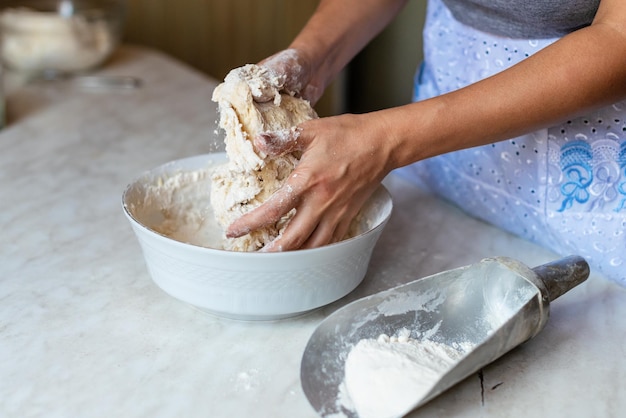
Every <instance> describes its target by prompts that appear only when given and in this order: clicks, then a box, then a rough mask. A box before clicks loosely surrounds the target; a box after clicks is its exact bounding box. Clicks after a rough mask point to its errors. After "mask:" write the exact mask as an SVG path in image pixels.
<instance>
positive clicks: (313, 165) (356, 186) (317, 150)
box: [227, 113, 390, 251]
mask: <svg viewBox="0 0 626 418" xmlns="http://www.w3.org/2000/svg"><path fill="white" fill-rule="evenodd" d="M385 132H387V130H386V129H385V126H384V123H383V122H382V119H381V118H379V117H377V116H376V113H370V114H368V115H342V116H336V117H330V118H322V119H315V120H311V121H307V122H304V123H302V124H301V125H300V126H299V127H298V128H297V129H291V130H287V131H283V132H267V133H264V134H262V135H260V136H258V137H257V138H255V140H254V142H255V146H256V147H257V148H258V149H260V150H262V151H263V152H266V153H267V154H269V155H274V156H275V155H280V154H283V153H286V152H292V151H295V150H300V151H303V154H302V158H301V160H300V162H299V164H298V166H297V167H296V168H295V170H294V171H293V172H292V174H291V176H290V177H289V179H288V180H287V182H286V183H285V185H284V186H283V187H282V188H281V189H279V190H278V191H277V192H276V193H275V194H274V195H273V196H272V197H271V198H270V199H269V200H268V201H267V202H265V203H264V204H263V205H262V206H260V207H258V208H257V209H255V210H253V211H251V212H249V213H248V214H246V215H244V216H242V217H241V218H239V219H238V220H237V221H235V222H234V223H233V224H232V225H231V226H230V227H229V228H228V231H227V235H228V236H229V237H238V236H242V235H245V234H246V233H248V232H250V231H252V230H255V229H258V228H261V227H264V226H266V225H270V224H273V223H275V222H277V221H278V220H279V219H280V218H281V217H282V216H283V215H284V214H286V213H287V212H289V211H290V210H291V209H294V208H295V209H296V214H295V216H294V217H293V218H292V219H291V221H290V223H289V225H288V226H287V228H286V230H285V232H284V233H283V234H282V236H280V237H278V238H277V239H276V240H275V241H273V242H272V243H271V244H269V245H268V246H267V247H266V248H265V249H264V250H265V251H284V250H293V249H299V248H313V247H318V246H322V245H326V244H329V243H333V242H337V241H340V240H341V239H343V238H344V237H345V235H346V233H347V232H348V229H349V226H350V223H351V221H352V219H353V218H354V217H355V216H356V215H357V213H358V212H359V210H360V209H361V206H362V205H363V203H364V202H365V201H366V200H367V198H369V197H370V195H371V194H372V193H373V192H374V191H375V190H376V188H377V187H378V185H379V184H380V182H381V181H382V179H383V178H384V177H385V175H386V174H387V173H388V172H389V171H390V167H389V149H388V148H389V147H388V145H387V144H386V141H385Z"/></svg>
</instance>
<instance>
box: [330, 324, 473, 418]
mask: <svg viewBox="0 0 626 418" xmlns="http://www.w3.org/2000/svg"><path fill="white" fill-rule="evenodd" d="M468 350H469V347H465V346H458V347H451V346H449V345H446V344H441V343H437V342H435V341H431V340H428V339H424V340H417V339H414V338H411V337H410V331H409V330H407V329H406V328H403V329H402V330H400V331H399V333H398V335H396V336H391V337H389V336H387V335H384V334H382V335H380V336H379V337H378V339H362V340H360V341H359V342H358V343H357V344H356V346H354V347H353V348H352V350H351V351H350V353H349V354H348V357H347V360H346V364H345V379H344V382H343V385H345V392H346V394H347V396H349V398H350V402H345V401H344V406H346V404H347V406H348V407H350V409H354V410H355V411H356V412H357V414H358V416H359V418H396V417H402V416H403V415H405V414H407V413H408V412H409V411H411V410H412V409H413V408H415V406H417V404H418V403H419V402H420V401H421V400H422V399H423V398H424V397H425V396H426V395H428V393H429V392H430V390H431V389H432V388H433V387H434V386H435V385H436V384H437V382H438V381H439V380H440V379H441V377H442V376H443V375H444V374H445V373H446V372H447V371H448V370H450V369H451V368H452V367H453V366H454V365H455V364H456V363H457V362H458V361H459V360H460V359H461V357H463V355H464V353H466V352H467V351H468ZM346 394H344V395H342V396H344V397H345V396H346Z"/></svg>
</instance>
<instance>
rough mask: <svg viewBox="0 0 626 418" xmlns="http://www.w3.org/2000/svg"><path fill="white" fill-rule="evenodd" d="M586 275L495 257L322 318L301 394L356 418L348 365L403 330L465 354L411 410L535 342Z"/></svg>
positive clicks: (568, 266) (575, 266)
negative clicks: (373, 341)
mask: <svg viewBox="0 0 626 418" xmlns="http://www.w3.org/2000/svg"><path fill="white" fill-rule="evenodd" d="M588 276H589V266H588V265H587V262H586V261H585V260H584V259H583V258H581V257H578V256H571V257H567V258H564V259H561V260H557V261H554V262H551V263H548V264H545V265H542V266H539V267H535V268H534V269H530V268H529V267H527V266H525V265H524V264H522V263H520V262H519V261H516V260H513V259H510V258H505V257H495V258H489V259H485V260H482V261H481V262H479V263H476V264H472V265H470V266H466V267H461V268H458V269H455V270H450V271H445V272H442V273H438V274H435V275H433V276H429V277H426V278H423V279H419V280H416V281H413V282H410V283H407V284H404V285H401V286H397V287H395V288H392V289H389V290H386V291H383V292H380V293H377V294H374V295H372V296H368V297H365V298H363V299H359V300H357V301H355V302H352V303H350V304H349V305H346V306H345V307H343V308H341V309H339V310H338V311H336V312H335V313H333V314H332V315H330V316H329V317H328V318H326V319H325V320H324V321H323V322H322V323H321V324H320V325H319V326H318V327H317V329H316V330H315V332H314V333H313V335H312V336H311V338H310V340H309V342H308V344H307V346H306V349H305V351H304V355H303V358H302V363H301V369H300V380H301V382H302V388H303V389H304V393H305V394H306V396H307V398H308V399H309V402H310V403H311V405H312V406H313V408H315V410H317V412H318V413H319V414H320V415H321V416H322V417H330V416H332V417H333V418H338V417H341V416H344V417H347V418H356V417H357V414H356V412H354V411H353V410H351V409H350V407H349V403H346V402H345V400H344V399H345V395H344V394H345V390H343V388H342V382H343V380H344V366H345V361H346V358H347V356H348V354H349V353H350V350H351V349H352V348H353V347H354V346H355V345H356V344H357V343H358V342H359V340H361V339H363V338H377V337H378V336H379V335H381V334H387V335H394V333H397V332H398V330H400V329H401V328H407V329H408V330H410V331H411V338H415V339H425V338H427V339H429V340H431V341H435V342H437V343H442V344H447V345H449V346H451V347H454V346H457V347H458V346H465V347H470V349H469V350H467V351H466V353H465V354H464V355H463V357H462V358H461V359H460V360H459V361H458V362H456V363H455V364H454V365H453V366H452V368H450V369H448V370H447V371H445V372H444V373H442V374H441V375H440V376H439V378H438V380H437V381H436V383H435V384H434V385H433V386H432V388H431V389H430V391H429V392H428V393H427V394H426V395H424V396H423V397H421V398H420V399H415V402H414V404H413V408H412V409H415V408H417V407H419V406H420V405H423V404H425V403H426V402H428V401H429V400H431V399H432V398H434V397H436V396H437V395H439V394H441V393H442V392H444V391H445V390H447V389H449V388H450V387H451V386H453V385H455V384H456V383H459V382H460V381H462V380H463V379H465V378H466V377H468V376H469V375H471V374H473V373H475V372H477V371H478V370H480V369H481V368H482V367H484V366H486V365H487V364H489V363H491V362H493V361H494V360H496V359H497V358H499V357H500V356H502V355H503V354H505V353H507V352H508V351H509V350H511V349H513V348H514V347H516V346H518V345H519V344H521V343H523V342H525V341H527V340H529V339H530V338H532V337H534V336H535V335H537V334H538V333H539V332H540V331H541V330H542V329H543V327H544V326H545V324H546V322H547V320H548V316H549V307H550V302H552V301H554V300H555V299H556V298H558V297H559V296H561V295H563V294H564V293H565V292H567V291H568V290H570V289H572V288H574V287H575V286H577V285H578V284H580V283H582V282H584V281H585V280H586V279H587V277H588ZM408 412H409V411H407V413H408Z"/></svg>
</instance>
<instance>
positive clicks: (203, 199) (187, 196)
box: [130, 167, 222, 249]
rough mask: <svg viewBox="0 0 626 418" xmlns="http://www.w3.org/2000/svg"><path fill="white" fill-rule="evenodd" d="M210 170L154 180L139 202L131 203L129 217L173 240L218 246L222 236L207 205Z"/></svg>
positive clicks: (211, 170)
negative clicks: (137, 219) (134, 217)
mask: <svg viewBox="0 0 626 418" xmlns="http://www.w3.org/2000/svg"><path fill="white" fill-rule="evenodd" d="M214 169H215V168H214V167H208V168H206V169H200V170H194V171H181V172H179V173H175V174H172V175H170V176H165V177H160V178H158V179H155V182H154V183H153V184H150V185H148V186H147V187H146V191H145V196H144V199H143V201H142V202H136V203H133V204H131V206H130V210H131V213H132V214H133V216H136V217H138V218H139V219H140V220H141V223H143V224H144V225H146V226H147V227H148V228H150V229H152V230H154V231H156V232H158V233H160V234H163V235H165V236H168V237H170V238H172V239H175V240H176V241H180V242H185V243H188V244H193V245H198V246H202V247H209V248H217V249H219V248H221V247H222V233H221V229H220V227H219V226H218V225H217V222H216V221H215V216H214V215H213V211H212V210H211V207H210V205H209V199H210V190H211V174H212V173H213V171H214Z"/></svg>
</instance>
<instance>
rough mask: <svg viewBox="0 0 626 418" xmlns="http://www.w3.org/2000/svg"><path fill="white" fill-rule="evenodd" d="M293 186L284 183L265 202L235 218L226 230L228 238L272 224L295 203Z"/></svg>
mask: <svg viewBox="0 0 626 418" xmlns="http://www.w3.org/2000/svg"><path fill="white" fill-rule="evenodd" d="M296 196H297V194H296V193H295V191H294V189H293V186H291V185H290V184H285V185H284V186H283V187H281V188H280V189H278V190H277V191H276V192H275V193H274V194H273V195H272V196H271V197H270V198H269V199H268V200H267V201H266V202H265V203H263V204H262V205H261V206H259V207H258V208H256V209H253V210H251V211H250V212H248V213H246V214H245V215H243V216H241V217H240V218H239V219H237V220H235V221H234V222H233V223H232V224H230V226H229V227H228V228H227V230H226V236H227V237H228V238H239V237H241V236H244V235H246V234H249V233H250V232H251V231H255V230H257V229H260V228H264V227H266V226H269V225H273V224H275V223H276V222H278V221H279V220H280V218H282V217H283V216H284V215H286V214H287V213H288V212H289V211H290V210H291V209H293V208H294V207H295V206H296V204H297V198H296Z"/></svg>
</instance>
